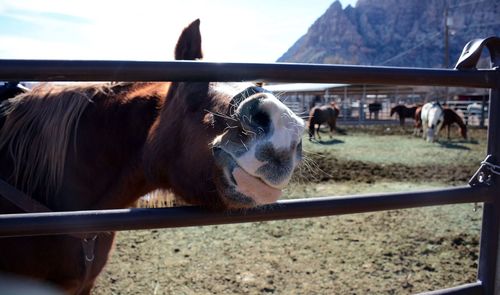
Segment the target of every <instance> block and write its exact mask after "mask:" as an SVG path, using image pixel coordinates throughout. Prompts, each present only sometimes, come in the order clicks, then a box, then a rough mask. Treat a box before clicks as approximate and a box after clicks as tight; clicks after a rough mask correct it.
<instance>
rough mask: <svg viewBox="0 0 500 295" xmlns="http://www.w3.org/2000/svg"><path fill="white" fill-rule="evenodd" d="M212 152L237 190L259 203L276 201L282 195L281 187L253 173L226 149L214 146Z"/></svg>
mask: <svg viewBox="0 0 500 295" xmlns="http://www.w3.org/2000/svg"><path fill="white" fill-rule="evenodd" d="M212 153H213V155H214V158H215V159H216V161H217V164H218V165H219V166H220V167H221V168H222V169H223V171H224V174H225V176H226V178H227V181H228V182H230V184H231V185H233V186H234V187H235V189H236V190H237V191H239V192H240V193H243V194H244V195H247V196H248V197H251V198H252V199H253V200H254V201H255V202H256V203H258V204H269V203H274V202H275V201H276V199H277V198H279V196H280V195H281V188H276V187H274V186H272V185H269V184H268V183H267V182H266V181H264V180H263V179H261V178H259V177H256V176H254V175H251V174H250V173H248V172H247V171H246V170H245V169H243V168H242V167H241V166H239V165H238V163H236V160H235V159H234V158H233V157H232V156H231V155H230V154H229V153H228V152H226V151H225V150H224V149H222V148H220V147H216V146H214V147H213V148H212Z"/></svg>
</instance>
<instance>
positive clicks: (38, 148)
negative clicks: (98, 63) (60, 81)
mask: <svg viewBox="0 0 500 295" xmlns="http://www.w3.org/2000/svg"><path fill="white" fill-rule="evenodd" d="M119 86H123V85H119ZM111 87H112V85H109V84H108V85H107V84H84V85H81V84H79V85H76V86H74V85H71V86H47V85H41V86H38V87H36V88H35V89H33V90H32V91H31V92H28V93H25V94H22V95H19V96H17V97H15V98H13V99H10V100H9V103H8V106H7V109H6V112H5V115H6V120H5V124H4V126H3V128H2V129H1V130H0V150H2V149H3V150H5V151H8V153H9V155H10V157H11V158H12V161H13V172H12V175H11V176H10V177H11V178H12V179H13V182H14V185H16V186H17V187H18V188H20V189H21V190H23V191H24V192H25V193H26V194H28V195H32V194H33V193H34V192H35V191H36V192H37V193H38V194H40V197H44V198H45V201H46V202H47V203H48V201H49V198H50V196H52V195H55V194H57V193H58V191H59V189H60V187H61V184H62V178H63V175H64V166H65V161H66V154H67V151H68V146H69V143H70V137H71V134H73V136H74V139H73V140H74V143H75V144H74V147H75V149H76V132H75V130H76V129H77V128H78V123H79V121H80V118H81V116H82V114H83V112H84V111H85V109H86V108H87V106H88V105H89V104H90V103H92V98H93V97H94V96H95V95H96V94H98V93H106V92H109V91H110V90H111Z"/></svg>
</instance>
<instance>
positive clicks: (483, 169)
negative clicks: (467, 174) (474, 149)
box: [469, 155, 500, 186]
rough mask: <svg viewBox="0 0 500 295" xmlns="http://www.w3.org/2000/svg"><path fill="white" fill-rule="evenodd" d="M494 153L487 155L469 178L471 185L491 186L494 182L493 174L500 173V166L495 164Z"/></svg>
mask: <svg viewBox="0 0 500 295" xmlns="http://www.w3.org/2000/svg"><path fill="white" fill-rule="evenodd" d="M492 158H493V156H492V155H487V156H486V158H485V159H484V160H483V161H482V162H481V166H480V167H479V169H477V171H476V173H474V175H473V176H472V177H471V179H470V180H469V185H470V186H479V185H482V186H491V185H492V184H493V174H496V175H500V166H499V165H495V164H493V163H492V162H493V160H492Z"/></svg>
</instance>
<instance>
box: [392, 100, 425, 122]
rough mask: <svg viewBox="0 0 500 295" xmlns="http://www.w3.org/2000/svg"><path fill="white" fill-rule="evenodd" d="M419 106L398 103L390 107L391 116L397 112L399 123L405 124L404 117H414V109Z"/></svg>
mask: <svg viewBox="0 0 500 295" xmlns="http://www.w3.org/2000/svg"><path fill="white" fill-rule="evenodd" d="M418 107H419V106H413V107H407V106H405V105H402V104H399V105H397V106H395V107H392V108H391V117H392V116H393V115H394V114H395V113H397V114H398V117H399V125H401V126H404V125H405V119H406V118H412V119H414V118H415V111H416V110H417V108H418Z"/></svg>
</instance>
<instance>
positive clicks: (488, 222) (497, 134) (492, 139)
mask: <svg viewBox="0 0 500 295" xmlns="http://www.w3.org/2000/svg"><path fill="white" fill-rule="evenodd" d="M485 45H486V44H485ZM486 46H487V45H486ZM487 47H488V49H489V51H490V56H491V63H492V68H494V69H496V71H497V72H498V73H499V74H500V44H499V42H496V43H493V44H491V43H490V46H487ZM499 77H500V76H499V75H497V76H496V86H495V87H494V88H492V89H491V90H490V107H489V110H488V111H489V116H488V118H489V124H488V125H489V126H488V154H489V155H492V156H493V161H494V162H495V164H497V165H498V164H499V163H500V162H499V161H500V78H499ZM492 185H493V187H494V188H493V189H494V191H495V192H496V197H495V198H494V199H493V200H492V201H491V202H486V203H484V209H483V223H482V229H481V244H480V257H479V268H478V278H479V280H480V281H481V282H482V284H483V287H484V294H491V295H493V294H500V259H499V257H500V177H499V176H498V175H493V184H492Z"/></svg>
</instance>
